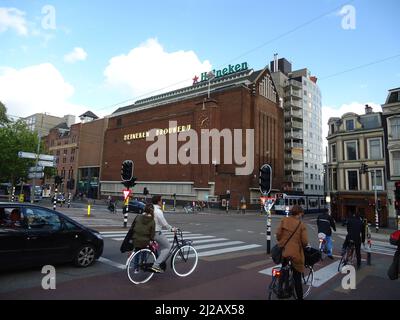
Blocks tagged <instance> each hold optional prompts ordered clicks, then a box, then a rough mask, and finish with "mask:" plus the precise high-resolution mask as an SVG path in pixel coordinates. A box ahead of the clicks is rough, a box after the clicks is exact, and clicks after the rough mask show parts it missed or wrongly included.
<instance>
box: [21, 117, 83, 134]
mask: <svg viewBox="0 0 400 320" xmlns="http://www.w3.org/2000/svg"><path fill="white" fill-rule="evenodd" d="M22 120H24V121H25V122H26V124H27V125H28V127H29V129H30V130H31V131H36V132H38V133H39V134H40V136H42V137H43V136H46V135H48V134H49V132H50V130H51V129H52V128H54V127H55V126H57V125H59V124H61V123H66V125H67V126H68V127H70V126H71V125H73V124H74V123H75V116H72V115H65V116H64V117H55V116H52V115H49V114H46V113H35V114H33V115H31V116H29V117H26V118H23V119H22Z"/></svg>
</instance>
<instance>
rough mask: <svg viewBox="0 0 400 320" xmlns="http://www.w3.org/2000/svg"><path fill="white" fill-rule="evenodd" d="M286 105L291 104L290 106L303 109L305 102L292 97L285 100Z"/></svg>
mask: <svg viewBox="0 0 400 320" xmlns="http://www.w3.org/2000/svg"><path fill="white" fill-rule="evenodd" d="M285 105H286V106H290V107H295V108H297V109H302V108H303V104H302V103H301V102H300V101H298V100H295V99H292V98H290V99H287V100H286V101H285Z"/></svg>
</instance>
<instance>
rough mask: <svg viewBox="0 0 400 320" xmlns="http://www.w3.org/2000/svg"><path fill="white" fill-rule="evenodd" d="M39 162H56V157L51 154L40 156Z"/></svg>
mask: <svg viewBox="0 0 400 320" xmlns="http://www.w3.org/2000/svg"><path fill="white" fill-rule="evenodd" d="M39 160H43V161H52V162H55V161H56V157H55V156H51V155H49V154H39Z"/></svg>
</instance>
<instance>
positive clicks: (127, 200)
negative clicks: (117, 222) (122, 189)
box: [123, 188, 130, 228]
mask: <svg viewBox="0 0 400 320" xmlns="http://www.w3.org/2000/svg"><path fill="white" fill-rule="evenodd" d="M127 191H128V193H127V195H126V197H125V203H124V209H123V212H124V228H126V227H128V211H129V195H130V190H129V188H127Z"/></svg>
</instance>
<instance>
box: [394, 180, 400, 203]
mask: <svg viewBox="0 0 400 320" xmlns="http://www.w3.org/2000/svg"><path fill="white" fill-rule="evenodd" d="M395 187H396V189H395V190H394V197H395V202H394V207H395V209H396V210H400V181H397V182H396V183H395Z"/></svg>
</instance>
